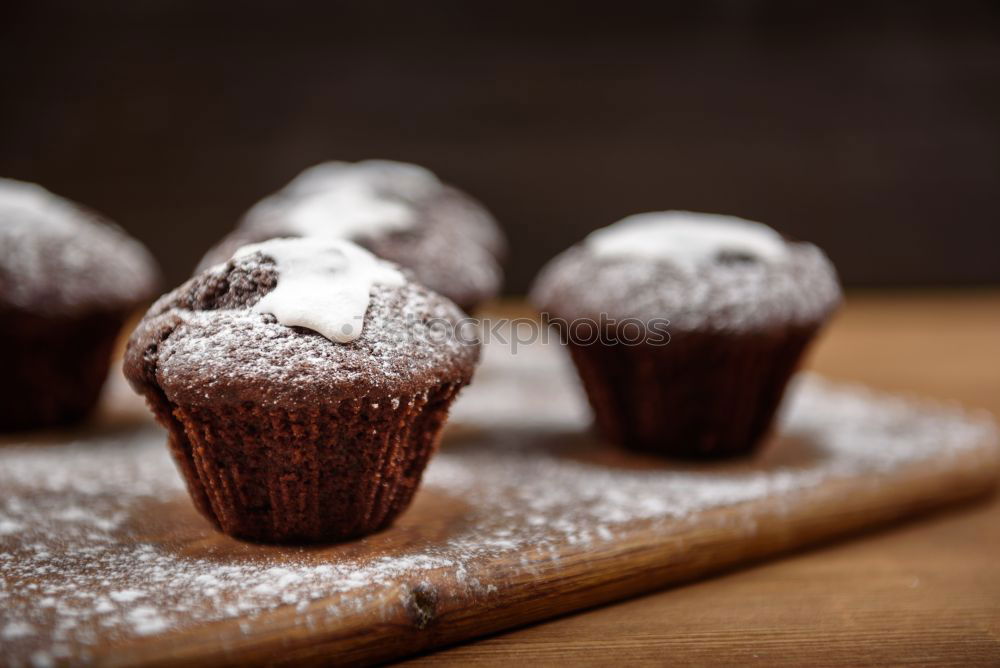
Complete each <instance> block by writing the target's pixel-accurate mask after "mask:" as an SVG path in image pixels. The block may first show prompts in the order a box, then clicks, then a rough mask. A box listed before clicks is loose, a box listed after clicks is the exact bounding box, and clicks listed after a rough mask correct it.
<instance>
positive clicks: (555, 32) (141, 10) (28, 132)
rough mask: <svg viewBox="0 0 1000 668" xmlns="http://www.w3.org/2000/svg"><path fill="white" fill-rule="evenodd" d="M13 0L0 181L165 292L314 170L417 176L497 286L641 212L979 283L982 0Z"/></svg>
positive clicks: (850, 261)
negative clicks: (496, 267) (451, 212)
mask: <svg viewBox="0 0 1000 668" xmlns="http://www.w3.org/2000/svg"><path fill="white" fill-rule="evenodd" d="M586 7H588V6H587V5H584V4H583V3H546V2H541V1H538V2H533V3H527V2H514V3H476V2H459V1H452V2H433V3H430V2H429V3H420V2H408V3H402V2H400V3H386V2H350V3H335V2H322V3H321V2H316V3H279V2H273V3H254V2H239V3H237V2H223V3H219V2H182V1H173V2H171V1H165V0H161V1H156V0H143V1H142V2H132V1H126V0H122V1H121V2H114V1H111V0H90V1H88V2H80V3H77V2H66V3H55V2H41V3H39V2H27V1H26V2H21V3H10V2H7V3H5V4H4V5H3V9H2V10H0V13H2V15H0V78H2V90H3V98H2V104H0V131H2V133H3V135H2V136H3V145H2V153H0V175H5V176H12V177H16V178H22V179H28V180H34V181H39V182H41V183H43V184H45V185H47V186H48V187H50V188H51V189H53V190H55V191H56V192H59V193H61V194H64V195H66V196H69V197H71V198H74V199H77V200H79V201H82V202H85V203H87V204H90V205H92V206H94V207H95V208H98V209H100V210H103V211H105V212H106V213H108V214H109V215H111V216H112V217H114V218H115V219H117V220H118V221H119V222H120V223H121V224H122V225H123V226H125V227H126V228H128V229H129V230H131V231H132V232H133V233H134V234H136V235H137V236H139V237H140V238H142V239H143V240H144V241H146V242H147V243H148V244H149V246H150V247H151V248H152V249H153V251H154V252H155V253H156V254H157V256H158V257H159V258H160V259H161V261H162V262H163V264H164V265H165V267H166V269H167V273H168V277H169V279H170V280H171V281H172V282H176V281H179V280H180V279H181V278H183V277H184V276H185V274H186V273H187V272H188V271H189V270H190V267H191V266H192V265H193V264H194V263H195V261H196V259H197V258H198V257H199V256H200V254H201V252H202V251H203V250H204V249H205V248H206V247H207V246H208V244H210V243H211V242H212V241H213V240H214V239H216V238H217V237H218V236H220V235H221V234H222V233H223V232H224V231H225V230H226V229H227V228H229V227H230V226H231V225H232V224H233V223H234V221H235V219H236V218H237V216H238V215H239V214H240V212H241V211H242V210H244V209H245V208H246V207H247V206H248V205H249V204H251V203H252V202H253V201H254V200H255V199H257V198H259V197H260V196H262V195H264V194H266V193H267V192H269V191H271V190H273V189H275V188H277V187H279V186H280V185H282V184H283V183H284V182H285V181H286V180H288V179H289V178H290V177H291V176H293V175H294V174H295V173H296V172H297V171H298V170H299V169H300V168H302V167H305V166H307V165H309V164H312V163H315V162H318V161H321V160H323V159H327V158H344V159H359V158H364V157H388V158H397V159H402V160H410V161H414V162H418V163H422V164H425V165H427V166H429V167H431V168H432V169H434V170H435V171H437V172H438V173H439V174H440V175H442V176H443V177H444V178H446V179H448V180H451V181H453V182H454V183H456V184H458V185H460V186H462V187H464V188H465V189H467V190H468V191H470V192H472V193H474V194H475V195H477V196H478V197H480V198H481V199H482V200H483V201H484V202H485V203H487V204H488V205H489V206H490V208H492V209H493V211H494V212H495V213H496V214H497V216H498V218H499V219H500V220H501V221H502V222H503V224H504V227H505V228H506V230H507V233H508V235H509V236H510V239H511V242H512V247H513V257H512V261H511V263H510V267H509V269H510V281H509V285H508V288H509V290H510V291H512V292H519V291H523V290H524V289H525V287H526V286H527V284H528V283H529V281H530V279H531V276H532V275H533V274H534V272H535V271H536V270H537V268H538V267H539V266H540V265H541V264H542V263H543V262H544V261H545V260H546V259H547V258H548V257H550V256H551V255H552V254H554V253H555V252H557V251H559V250H561V249H562V248H564V247H565V246H567V245H568V244H570V243H572V242H573V241H575V240H577V239H579V238H580V237H581V236H583V235H584V234H585V233H586V232H587V231H589V230H591V229H593V228H595V227H598V226H600V225H603V224H607V223H609V222H611V221H613V220H615V219H617V218H619V217H621V216H623V215H626V214H629V213H633V212H638V211H643V210H652V209H661V208H690V209H696V210H710V211H721V212H727V213H735V214H739V215H743V216H746V217H749V218H755V219H759V220H763V221H765V222H768V223H770V224H772V225H774V226H776V227H779V228H781V229H783V230H784V231H786V232H788V233H790V234H792V235H794V236H799V237H803V238H808V239H811V240H814V241H816V242H817V243H819V244H821V245H822V246H824V247H825V248H826V249H827V250H828V252H829V253H830V254H831V255H832V256H833V258H834V260H835V261H836V262H837V264H838V265H839V267H840V268H841V270H842V273H843V275H844V277H845V279H846V280H847V281H848V282H849V283H851V284H855V285H856V284H879V285H907V284H922V285H923V284H980V283H997V282H1000V251H998V245H1000V229H998V226H1000V215H998V212H1000V3H996V2H945V1H941V2H904V1H899V2H841V1H838V2H826V3H803V2H736V1H730V2H720V1H714V2H705V1H699V2H688V3H682V4H671V3H649V4H633V3H628V2H615V3H602V4H601V5H600V9H598V8H597V6H595V7H594V8H592V9H588V8H586Z"/></svg>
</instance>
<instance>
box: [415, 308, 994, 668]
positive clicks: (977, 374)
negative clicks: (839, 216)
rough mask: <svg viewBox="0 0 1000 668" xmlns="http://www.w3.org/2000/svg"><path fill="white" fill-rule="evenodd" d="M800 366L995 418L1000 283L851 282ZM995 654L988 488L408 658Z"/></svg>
mask: <svg viewBox="0 0 1000 668" xmlns="http://www.w3.org/2000/svg"><path fill="white" fill-rule="evenodd" d="M809 366H810V367H811V368H814V369H816V370H818V371H821V372H822V373H824V374H826V375H828V376H830V377H832V378H838V379H854V380H860V381H864V382H865V383H868V384H870V385H872V386H875V387H878V388H883V389H889V390H897V391H900V390H901V391H905V392H912V393H914V394H919V395H926V396H931V397H937V398H942V399H955V400H957V401H960V402H962V403H964V404H967V405H968V406H971V407H979V408H984V409H987V410H989V411H991V412H992V413H993V414H994V415H995V416H1000V292H997V291H980V292H965V293H935V294H921V295H916V294H854V295H851V296H850V299H849V303H848V305H847V307H846V308H845V309H844V310H843V311H842V313H841V314H840V315H839V317H838V318H837V320H836V322H835V323H834V324H833V326H832V327H831V328H830V329H829V331H828V333H827V335H826V336H825V337H824V339H823V340H822V341H821V342H820V343H819V345H818V346H816V348H815V349H814V350H813V354H812V356H811V360H810V362H809ZM514 662H517V663H521V664H525V665H538V664H546V663H557V662H558V663H572V664H574V665H581V664H583V665H588V664H589V665H608V664H626V663H627V664H634V663H637V662H642V663H665V662H669V663H670V664H691V663H740V664H743V663H749V662H756V663H760V664H762V665H774V664H786V665H822V664H834V663H836V664H855V665H856V664H859V663H889V664H901V663H911V662H912V663H934V664H957V665H972V664H979V665H998V664H1000V500H996V499H995V500H993V501H992V502H988V503H986V504H980V505H977V506H974V507H969V508H966V509H964V510H958V511H952V512H949V513H947V514H942V515H938V516H933V517H928V518H925V519H923V520H921V521H917V522H912V523H909V524H905V525H902V526H899V527H897V528H895V529H890V530H888V531H881V532H878V533H873V534H871V535H867V536H862V537H859V538H857V539H855V540H853V541H849V542H847V543H839V544H837V545H832V546H829V547H826V548H820V549H812V550H809V551H806V552H802V553H800V554H796V555H792V556H789V557H786V558H784V559H780V560H778V561H774V562H771V563H768V564H765V565H760V566H757V567H753V568H747V569H742V570H740V571H738V572H734V573H731V574H728V575H725V576H721V577H714V578H711V579H708V580H705V581H701V582H696V583H693V584H690V585H687V586H684V587H678V588H673V589H670V590H668V591H664V592H662V593H658V594H654V595H651V596H647V597H644V598H641V599H636V600H631V601H627V602H624V603H620V604H617V605H612V606H607V607H604V608H600V609H597V610H593V611H590V612H586V613H582V614H578V615H573V616H570V617H566V618H563V619H559V620H556V621H553V622H549V623H546V624H540V625H537V626H532V627H529V628H525V629H521V630H518V631H514V632H511V633H506V634H503V635H500V636H496V637H493V638H488V639H485V640H480V641H478V642H474V643H470V644H467V645H462V646H460V647H456V648H453V649H449V650H446V651H442V652H437V653H434V654H431V655H428V656H424V657H421V658H418V659H415V660H412V661H410V662H409V663H412V664H422V663H435V664H469V663H474V664H476V665H505V666H506V665H510V664H511V663H514Z"/></svg>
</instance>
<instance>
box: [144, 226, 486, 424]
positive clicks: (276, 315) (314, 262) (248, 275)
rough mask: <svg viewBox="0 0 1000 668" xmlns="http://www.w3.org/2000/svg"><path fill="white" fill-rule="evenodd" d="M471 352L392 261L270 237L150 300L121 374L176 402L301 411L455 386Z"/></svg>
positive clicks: (450, 317) (475, 346)
mask: <svg viewBox="0 0 1000 668" xmlns="http://www.w3.org/2000/svg"><path fill="white" fill-rule="evenodd" d="M359 295H361V299H359ZM283 323H284V324H283ZM317 330H320V331H317ZM478 356H479V342H478V339H477V336H476V332H475V331H474V330H473V329H472V328H471V323H469V322H468V320H467V319H466V318H465V316H464V314H463V313H462V312H461V311H460V310H459V309H458V308H457V307H456V306H455V305H454V304H453V303H452V302H450V301H449V300H447V299H446V298H444V297H442V296H440V295H438V294H436V293H434V292H432V291H430V290H428V289H427V288H425V287H424V286H422V285H420V284H418V283H416V282H414V281H413V280H412V279H411V278H410V277H409V276H407V274H406V273H405V272H404V271H401V270H400V269H399V267H398V266H396V265H394V264H392V263H390V262H386V261H384V260H381V259H378V258H376V257H375V256H373V255H372V254H371V253H369V252H368V251H366V250H364V249H363V248H361V247H359V246H357V245H355V244H353V243H351V242H347V241H343V240H337V239H321V240H320V239H306V238H295V239H273V240H270V241H267V242H264V243H261V244H257V245H254V246H250V247H247V248H243V249H240V250H238V251H237V253H236V254H235V256H234V257H233V258H232V259H230V260H229V261H227V262H226V263H224V264H220V265H216V266H214V267H211V268H209V269H207V270H205V271H204V272H202V273H200V274H198V275H196V276H195V277H193V278H191V279H190V280H188V281H187V282H186V283H184V284H183V285H181V286H180V287H178V288H177V289H175V290H174V291H172V292H170V293H168V294H166V295H164V296H163V297H161V298H160V299H159V300H158V301H157V302H156V303H155V304H153V306H152V307H151V308H150V310H149V312H148V313H147V314H146V316H145V317H144V318H143V320H142V322H141V323H140V324H139V326H138V328H137V329H136V331H135V332H134V333H133V334H132V337H131V338H130V340H129V343H128V348H127V350H126V356H125V375H126V377H127V378H128V379H129V381H130V382H131V383H132V385H133V387H135V388H136V389H137V390H138V391H140V392H143V391H144V390H148V389H149V388H150V387H151V386H152V387H155V388H157V390H156V391H161V392H163V393H164V394H165V395H166V397H167V398H168V399H169V400H170V401H173V402H176V403H183V404H189V405H209V406H216V405H233V404H239V403H241V402H252V403H254V404H258V405H267V404H274V405H278V406H281V407H283V408H308V407H310V406H317V405H328V404H329V403H330V402H335V401H341V400H344V399H360V398H363V397H369V398H378V399H385V400H388V401H391V400H392V398H393V397H399V396H412V395H414V394H419V393H421V392H423V391H426V390H428V389H430V388H432V387H435V386H437V385H439V384H441V383H463V384H464V383H466V382H468V380H469V379H470V378H471V375H472V371H473V369H474V367H475V364H476V361H477V360H478Z"/></svg>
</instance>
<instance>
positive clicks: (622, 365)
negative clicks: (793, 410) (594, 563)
mask: <svg viewBox="0 0 1000 668" xmlns="http://www.w3.org/2000/svg"><path fill="white" fill-rule="evenodd" d="M840 297H841V293H840V288H839V285H838V281H837V276H836V272H835V271H834V268H833V266H832V265H831V264H830V261H829V260H828V259H827V258H826V256H825V255H824V254H823V252H822V251H820V250H819V249H818V248H817V247H815V246H813V245H812V244H808V243H802V242H794V241H789V240H786V239H784V238H783V237H782V236H781V235H780V234H778V233H777V232H775V231H774V230H772V229H771V228H769V227H767V226H765V225H762V224H760V223H753V222H750V221H746V220H741V219H739V218H733V217H730V216H719V215H710V214H699V213H690V212H684V211H667V212H660V213H645V214H639V215H636V216H631V217H629V218H626V219H624V220H622V221H620V222H618V223H616V224H614V225H611V226H610V227H606V228H604V229H601V230H598V231H596V232H593V233H592V234H591V235H590V236H588V237H587V238H586V239H585V240H584V241H583V242H581V243H580V244H577V245H576V246H574V247H573V248H570V249H569V250H567V251H565V252H564V253H562V254H561V255H559V256H557V257H556V258H555V259H553V260H552V261H551V262H550V263H549V264H548V265H547V266H546V267H545V268H544V270H543V271H542V273H541V274H540V276H539V277H538V278H537V280H536V282H535V286H534V288H533V290H532V299H533V301H534V302H535V304H536V305H537V306H538V307H539V309H540V310H541V311H542V312H543V313H544V314H545V317H546V318H547V319H548V320H549V321H550V322H552V323H553V325H554V326H556V327H557V328H558V329H559V330H560V332H561V333H562V335H563V337H564V339H565V341H566V343H567V345H568V347H569V351H570V353H571V355H572V357H573V360H574V362H575V364H576V367H577V370H578V372H579V375H580V378H581V380H582V381H583V385H584V387H585V389H586V392H587V396H588V398H589V400H590V404H591V406H592V408H593V410H594V415H595V419H596V423H597V427H598V429H599V430H600V431H601V433H602V434H603V435H604V436H605V437H606V438H608V439H609V440H611V441H614V442H616V443H619V444H621V445H624V446H626V447H629V448H632V449H635V450H640V451H644V452H651V453H656V454H661V455H667V456H674V457H698V458H707V457H726V456H731V455H743V454H748V453H750V452H751V451H753V450H754V448H755V447H756V446H757V445H758V444H759V443H760V442H761V439H762V437H763V436H764V435H765V434H766V433H767V431H768V428H769V427H770V425H771V423H772V420H773V418H774V415H775V412H776V410H777V408H778V406H779V404H780V402H781V397H782V394H783V392H784V390H785V385H786V384H787V382H788V380H789V378H790V376H791V375H792V373H793V372H794V370H795V369H796V367H797V365H798V363H799V360H800V359H801V358H802V354H803V352H804V351H805V350H806V347H807V346H808V344H809V342H810V341H811V340H812V339H813V337H814V336H815V335H816V333H817V331H818V330H819V329H820V327H822V325H823V324H824V323H825V322H826V321H827V319H828V318H829V317H830V315H831V313H832V312H833V311H834V309H835V308H836V306H837V305H838V303H839V302H840Z"/></svg>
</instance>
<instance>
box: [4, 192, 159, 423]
mask: <svg viewBox="0 0 1000 668" xmlns="http://www.w3.org/2000/svg"><path fill="white" fill-rule="evenodd" d="M157 275H158V273H157V269H156V265H155V263H154V261H153V259H152V257H150V255H149V253H148V252H147V251H146V249H145V248H143V246H142V245H141V244H140V243H139V242H137V241H136V240H134V239H132V238H130V237H129V236H128V235H126V234H125V233H124V232H122V231H121V230H120V229H118V228H117V227H115V226H114V225H112V224H110V223H109V222H108V221H106V220H104V219H103V218H102V217H101V216H99V215H98V214H96V213H94V212H92V211H89V210H87V209H85V208H84V207H82V206H79V205H77V204H74V203H73V202H70V201H69V200H66V199H63V198H62V197H59V196H57V195H54V194H52V193H51V192H49V191H48V190H45V189H44V188H42V187H41V186H38V185H35V184H33V183H26V182H23V181H14V180H11V179H0V368H2V369H3V373H2V374H0V431H9V430H18V429H32V428H40V427H53V426H60V425H67V424H70V423H73V422H76V421H79V420H81V419H83V418H84V417H85V416H86V415H87V414H88V413H89V412H90V410H91V409H92V408H93V407H94V404H96V403H97V399H98V396H99V394H100V390H101V387H102V386H103V384H104V380H105V378H106V377H107V373H108V366H109V362H110V357H111V352H112V348H113V346H114V342H115V339H116V337H117V335H118V331H119V330H120V329H121V327H122V324H123V323H124V321H125V319H126V318H127V317H128V315H129V314H130V313H131V311H132V310H134V309H135V308H136V307H137V306H138V305H140V304H141V303H142V302H144V301H146V300H147V299H149V298H151V297H152V296H153V294H154V291H155V289H156V282H157Z"/></svg>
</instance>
